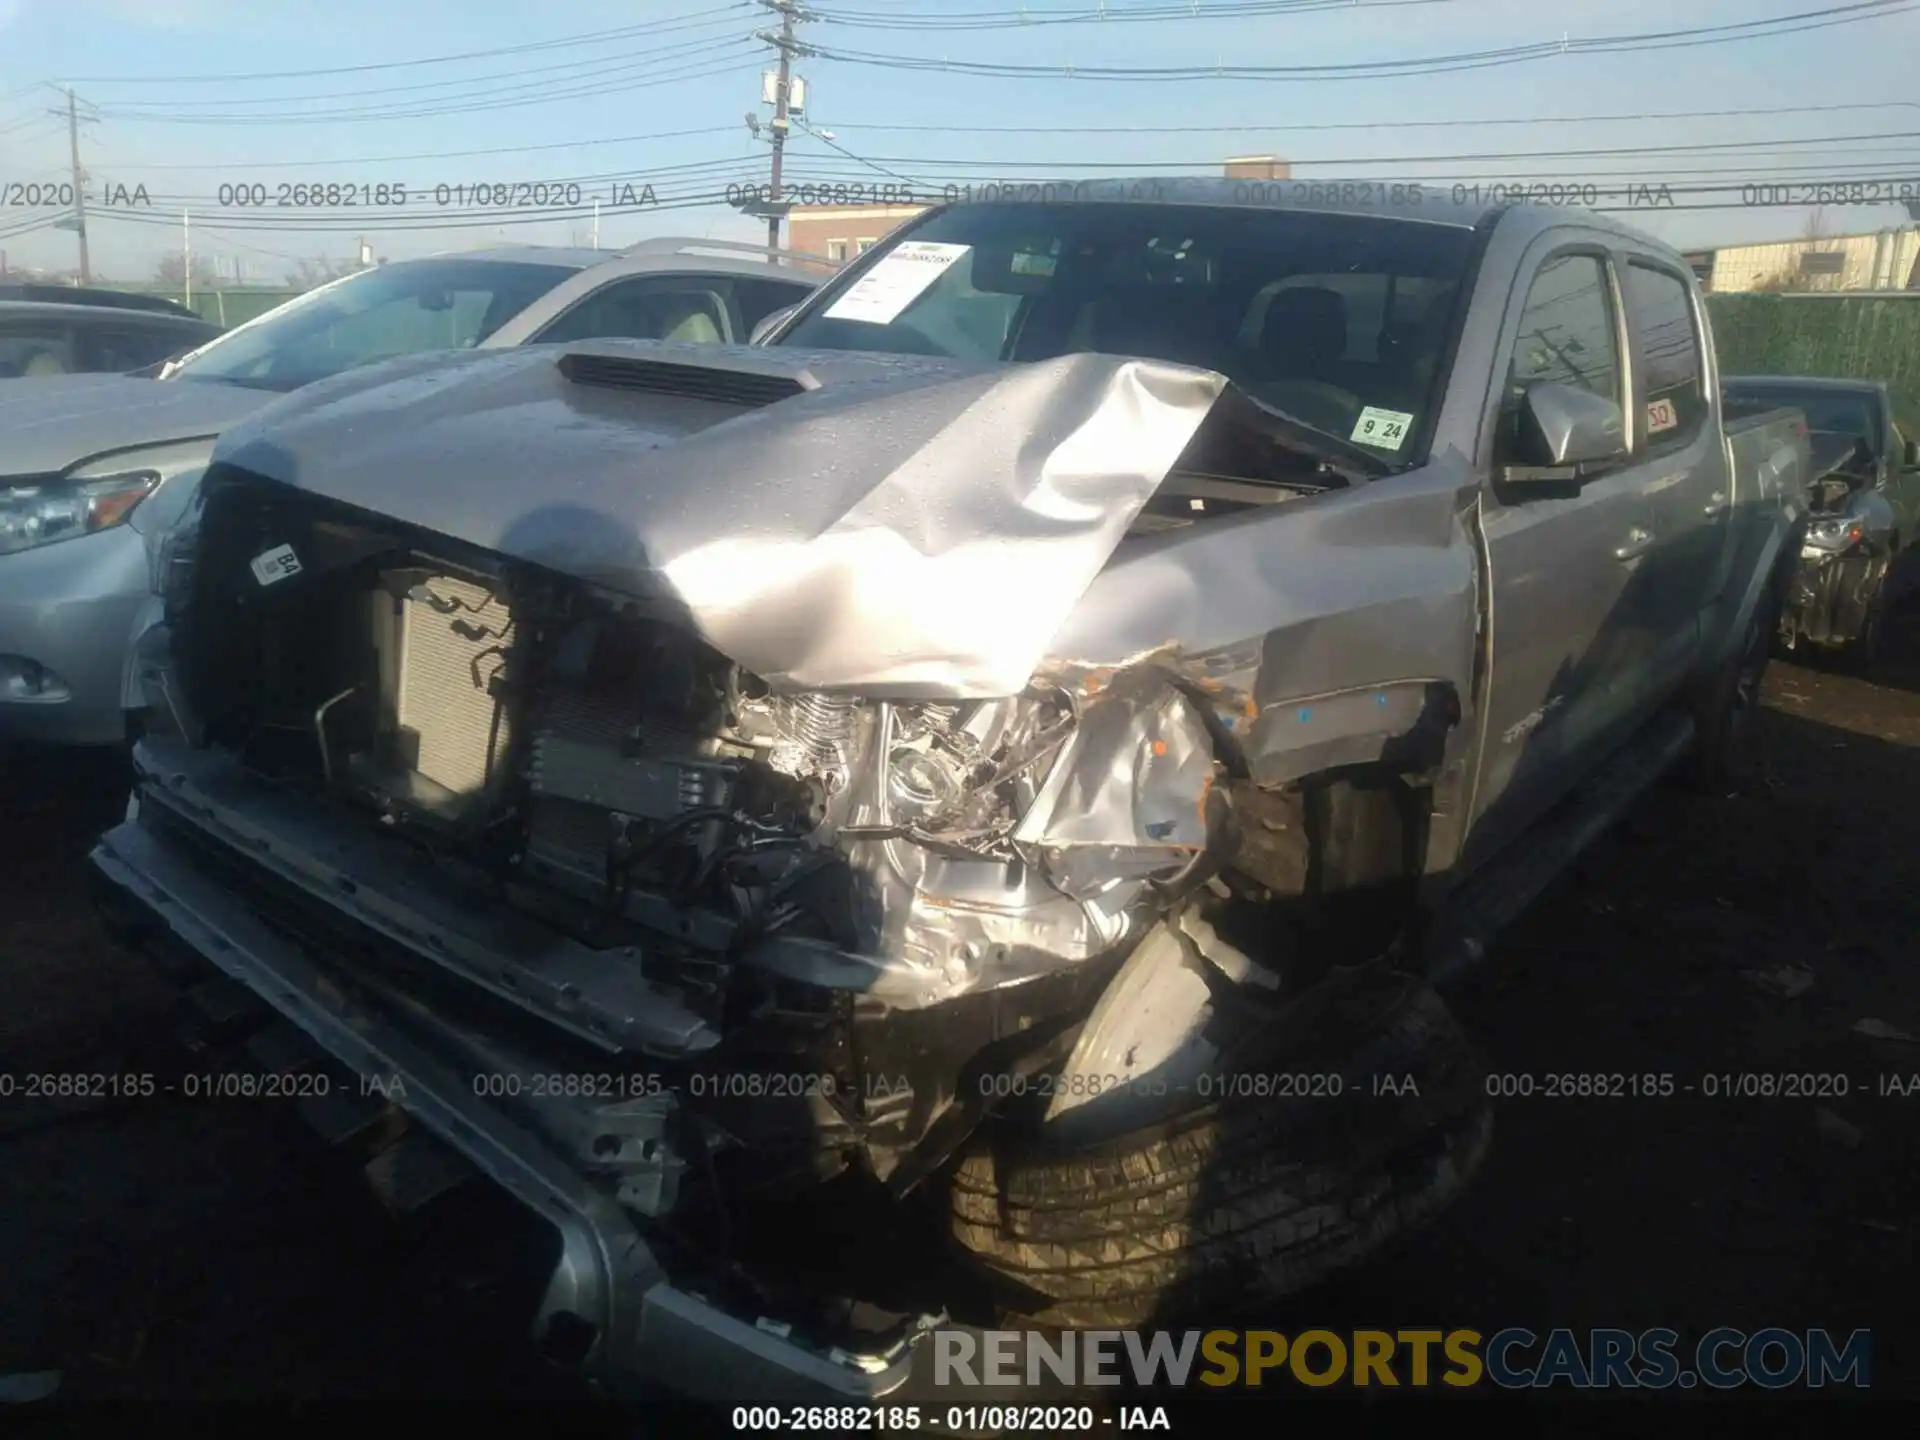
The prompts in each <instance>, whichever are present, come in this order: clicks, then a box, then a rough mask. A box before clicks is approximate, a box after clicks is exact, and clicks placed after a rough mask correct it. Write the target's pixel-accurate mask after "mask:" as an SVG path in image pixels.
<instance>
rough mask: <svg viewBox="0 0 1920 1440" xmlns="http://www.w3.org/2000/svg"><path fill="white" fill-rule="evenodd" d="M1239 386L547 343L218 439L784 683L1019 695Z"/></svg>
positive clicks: (1063, 361)
mask: <svg viewBox="0 0 1920 1440" xmlns="http://www.w3.org/2000/svg"><path fill="white" fill-rule="evenodd" d="M563 357H566V367H567V368H563V366H562V364H561V363H559V362H561V360H562V358H563ZM582 361H586V362H589V363H591V364H595V365H598V366H600V367H601V376H600V379H601V382H602V383H586V377H585V375H584V373H583V372H582V371H581V370H579V369H572V367H575V366H577V365H579V363H580V362H582ZM623 366H624V368H623ZM568 369H572V373H573V374H575V375H576V376H577V377H579V378H575V379H569V378H568V373H567V371H568ZM613 372H617V374H616V376H615V383H606V382H607V380H608V376H609V374H610V373H613ZM621 376H624V378H619V377H621ZM1226 383H1227V382H1226V380H1225V379H1224V378H1223V377H1222V376H1220V375H1217V374H1214V373H1213V372H1210V371H1205V370H1196V369H1192V368H1189V367H1185V366H1179V365H1168V364H1161V363H1158V362H1151V361H1142V360H1125V359H1119V358H1115V357H1113V356H1106V355H1071V356H1066V357H1063V358H1060V359H1056V360H1050V361H1045V362H1041V363H1037V364H1031V365H1019V366H999V365H993V366H982V365H972V364H966V363H961V362H952V361H939V360H922V359H919V358H906V357H896V356H885V355H861V354H846V353H837V352H835V353H829V352H809V351H797V350H783V349H749V348H745V347H733V346H728V347H722V346H714V345H678V344H672V343H669V342H648V341H618V342H597V343H592V344H586V345H573V346H531V347H522V348H517V349H511V350H501V351H493V352H469V353H466V354H462V355H459V356H455V357H451V358H449V357H445V356H439V357H414V359H413V361H412V362H410V363H407V364H404V365H401V366H398V367H396V366H382V367H380V371H379V373H360V374H349V375H345V376H341V377H338V378H337V379H336V380H331V381H326V382H323V383H322V384H320V385H316V386H309V387H307V388H306V389H304V390H301V391H298V392H296V393H295V394H293V395H291V396H289V397H287V399H285V400H284V401H282V402H281V403H280V404H279V405H276V406H275V407H274V409H273V411H272V412H271V413H270V414H267V415H262V416H260V417H258V419H256V420H255V421H253V422H250V423H248V424H245V425H242V426H239V427H237V428H236V429H234V430H233V431H230V432H229V433H228V434H227V435H226V436H225V437H224V438H223V439H222V441H221V443H220V445H219V447H218V448H217V450H216V452H215V457H214V458H215V461H216V463H226V464H231V465H234V466H238V467H240V468H243V469H246V470H249V471H252V472H254V473H256V474H260V475H264V476H267V477H269V478H271V479H273V480H277V481H280V482H282V483H284V484H287V485H291V486H294V487H297V488H299V489H302V490H306V491H310V492H312V493H313V494H316V495H322V496H326V497H328V498H331V499H334V500H338V501H341V502H344V503H346V504H349V505H353V506H357V507H360V508H362V509H365V510H369V511H372V512H374V513H377V514H381V515H386V516H390V517H392V518H394V519H398V520H401V521H404V522H406V523H408V524H411V525H416V526H419V527H421V528H423V529H426V530H430V531H434V532H437V533H440V534H443V535H447V536H451V537H453V538H455V539H458V540H462V541H466V542H468V543H470V544H473V545H477V546H480V547H482V548H484V549H487V550H491V551H495V552H497V553H500V554H503V555H508V556H512V557H515V558H517V559H520V560H524V561H529V562H531V563H534V564H537V565H541V566H544V567H547V568H549V569H552V570H556V571H559V572H562V573H565V574H570V575H573V576H576V577H578V578H579V579H581V580H584V581H587V582H589V583H592V584H596V585H600V586H604V587H606V588H609V589H612V590H617V591H622V592H625V593H628V594H633V595H642V596H655V595H658V594H660V593H661V592H662V590H663V589H664V590H665V591H667V592H670V593H671V595H672V596H674V597H675V598H676V599H677V601H678V602H679V603H680V604H682V605H684V607H685V609H686V610H687V612H688V613H689V614H690V616H691V618H692V620H693V622H694V623H695V625H696V626H697V627H698V628H699V629H700V631H701V633H702V634H703V635H704V637H705V638H706V639H707V640H708V641H709V643H711V644H712V645H713V646H714V647H715V648H716V649H718V650H719V651H721V652H722V653H723V654H725V655H728V656H729V657H731V658H732V659H734V660H736V661H738V662H739V663H740V664H741V665H744V666H745V667H746V668H747V669H749V670H750V671H752V672H754V673H755V674H757V675H759V676H761V677H762V678H764V679H765V680H766V681H767V682H768V683H769V684H771V685H774V686H776V687H778V688H782V689H813V690H841V691H850V692H855V693H864V694H869V695H888V696H895V697H900V698H909V697H923V698H927V697H961V696H990V695H1008V694H1013V693H1016V692H1018V691H1019V690H1020V689H1022V688H1023V687H1024V686H1025V685H1026V684H1027V682H1028V680H1029V678H1030V677H1031V676H1032V674H1033V672H1034V670H1035V668H1036V667H1037V666H1038V664H1039V662H1040V661H1041V659H1042V658H1043V657H1044V655H1045V652H1046V647H1047V643H1048V641H1049V640H1050V639H1051V637H1052V636H1053V634H1054V632H1055V630H1056V629H1057V628H1058V627H1059V625H1060V623H1061V622H1062V621H1063V620H1064V619H1065V617H1066V615H1067V613H1068V612H1069V611H1070V610H1071V609H1072V607H1073V605H1074V603H1075V602H1076V601H1077V600H1078V599H1079V598H1080V596H1081V595H1082V593H1083V592H1084V591H1085V590H1086V588H1087V586H1088V585H1089V584H1090V583H1091V582H1092V580H1093V578H1094V576H1095V575H1096V574H1098V573H1099V571H1100V569H1101V568H1102V567H1103V566H1104V565H1105V563H1106V561H1107V559H1108V558H1109V556H1110V555H1111V554H1112V552H1113V550H1114V548H1115V547H1116V546H1117V545H1118V544H1119V543H1120V540H1121V539H1122V537H1123V536H1124V535H1125V533H1126V531H1127V528H1128V526H1129V525H1130V524H1131V523H1132V522H1133V519H1134V517H1135V516H1136V515H1137V514H1138V513H1139V510H1140V508H1141V506H1142V505H1144V504H1145V503H1146V501H1147V499H1148V498H1149V497H1150V496H1151V495H1152V494H1153V492H1154V490H1155V489H1157V488H1158V486H1159V485H1160V483H1161V481H1162V480H1163V479H1164V478H1165V476H1166V474H1167V471H1168V470H1169V469H1171V468H1172V466H1173V464H1174V462H1175V460H1177V459H1178V457H1179V456H1180V453H1181V452H1182V451H1183V450H1184V449H1185V448H1186V446H1187V443H1188V441H1189V440H1190V439H1191V438H1192V436H1193V434H1194V431H1195V430H1196V429H1197V428H1198V427H1199V425H1200V423H1201V421H1202V420H1204V419H1205V418H1206V416H1207V414H1208V412H1209V410H1210V409H1211V408H1212V406H1213V403H1214V401H1215V400H1216V399H1217V398H1218V396H1219V395H1220V393H1221V391H1222V390H1223V389H1224V388H1225V386H1226Z"/></svg>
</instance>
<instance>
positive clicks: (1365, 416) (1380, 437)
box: [1347, 405, 1413, 450]
mask: <svg viewBox="0 0 1920 1440" xmlns="http://www.w3.org/2000/svg"><path fill="white" fill-rule="evenodd" d="M1412 428H1413V416H1411V415H1409V414H1407V413H1406V412H1404V411H1401V410H1382V409H1380V408H1379V407H1378V406H1374V405H1369V406H1367V408H1366V409H1364V410H1362V411H1361V412H1360V418H1359V419H1358V420H1356V421H1354V422H1353V434H1351V435H1349V436H1348V437H1347V438H1348V439H1349V440H1357V441H1358V442H1359V443H1360V444H1362V445H1372V446H1374V447H1376V448H1377V449H1381V450H1398V449H1399V448H1400V446H1401V444H1402V443H1404V442H1405V440H1406V438H1407V431H1409V430H1411V429H1412Z"/></svg>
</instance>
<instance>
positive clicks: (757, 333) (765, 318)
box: [747, 305, 800, 345]
mask: <svg viewBox="0 0 1920 1440" xmlns="http://www.w3.org/2000/svg"><path fill="white" fill-rule="evenodd" d="M799 308H800V307H799V306H798V305H782V306H781V307H780V308H779V309H778V310H775V311H773V312H771V313H770V314H766V315H762V316H761V317H760V323H759V324H758V325H756V326H754V327H753V329H752V331H750V332H749V333H748V335H747V344H749V345H758V344H759V343H760V342H761V341H762V340H764V339H766V338H767V336H769V335H771V334H772V333H773V332H774V331H775V330H777V329H779V328H780V326H781V324H782V323H784V322H785V320H786V318H787V317H788V316H789V315H791V314H793V312H794V311H796V310H798V309H799Z"/></svg>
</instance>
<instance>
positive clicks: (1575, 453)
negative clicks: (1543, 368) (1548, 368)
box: [1500, 381, 1627, 488]
mask: <svg viewBox="0 0 1920 1440" xmlns="http://www.w3.org/2000/svg"><path fill="white" fill-rule="evenodd" d="M1519 421H1520V424H1519V435H1518V437H1517V438H1518V440H1519V449H1518V454H1517V456H1516V460H1517V461H1518V463H1516V464H1510V465H1507V466H1505V467H1504V468H1503V470H1502V472H1501V475H1500V479H1501V480H1502V481H1503V482H1504V483H1506V484H1510V485H1547V486H1560V487H1564V486H1567V485H1569V484H1570V485H1573V486H1574V487H1575V488H1578V486H1579V484H1580V483H1581V482H1582V481H1583V480H1585V479H1587V478H1588V477H1589V475H1591V474H1592V472H1594V471H1596V470H1599V469H1601V468H1603V467H1604V466H1607V465H1610V464H1612V463H1613V462H1614V461H1617V460H1619V459H1621V458H1622V457H1623V456H1625V455H1626V453H1627V432H1626V416H1625V414H1624V413H1623V412H1622V410H1621V409H1620V406H1619V405H1618V404H1616V403H1615V402H1614V401H1612V400H1609V399H1607V398H1606V397H1605V396H1602V395H1595V394H1594V393H1593V392H1592V391H1590V390H1582V389H1580V388H1579V387H1577V386H1573V385H1560V384H1557V383H1554V382H1552V381H1541V382H1539V383H1538V384H1534V385H1529V386H1528V387H1527V391H1526V394H1525V395H1524V396H1522V397H1521V400H1520V416H1519Z"/></svg>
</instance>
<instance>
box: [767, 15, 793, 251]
mask: <svg viewBox="0 0 1920 1440" xmlns="http://www.w3.org/2000/svg"><path fill="white" fill-rule="evenodd" d="M760 3H761V4H762V5H765V6H766V7H767V8H768V9H769V10H773V11H775V12H777V13H778V14H779V16H780V34H779V37H778V38H774V37H772V36H768V37H767V42H768V43H769V44H771V45H773V46H774V47H775V48H777V49H778V50H779V51H780V72H779V78H778V79H777V80H775V82H774V87H773V126H772V129H773V173H772V175H771V177H770V179H771V183H770V184H769V185H768V187H767V202H768V204H769V205H770V206H771V207H772V208H771V210H770V212H769V213H768V215H767V248H768V249H770V250H778V249H779V248H780V216H781V214H782V211H781V208H780V201H781V194H780V162H781V159H782V157H783V156H784V154H785V152H786V148H787V129H788V122H787V97H788V94H789V93H790V91H791V89H792V85H793V52H794V39H793V25H794V21H795V20H796V19H798V18H799V11H800V7H799V5H798V4H796V3H795V0H760Z"/></svg>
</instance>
